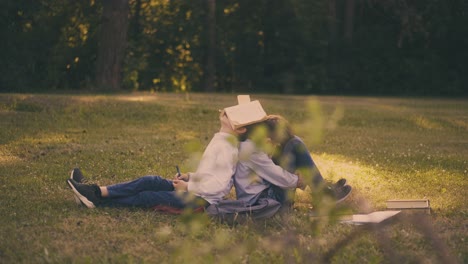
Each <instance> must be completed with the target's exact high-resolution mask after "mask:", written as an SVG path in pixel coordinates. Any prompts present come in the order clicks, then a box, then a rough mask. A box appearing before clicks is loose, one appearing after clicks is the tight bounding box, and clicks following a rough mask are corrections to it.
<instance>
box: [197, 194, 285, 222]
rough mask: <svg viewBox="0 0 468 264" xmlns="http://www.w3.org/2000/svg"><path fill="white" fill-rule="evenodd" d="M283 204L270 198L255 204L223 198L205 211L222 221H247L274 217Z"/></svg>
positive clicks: (261, 199) (259, 200)
mask: <svg viewBox="0 0 468 264" xmlns="http://www.w3.org/2000/svg"><path fill="white" fill-rule="evenodd" d="M280 207H281V204H280V203H279V202H278V201H276V200H274V199H270V198H260V199H258V201H257V203H255V204H254V205H249V204H248V203H246V202H244V201H239V200H222V201H220V202H219V203H218V204H211V205H209V206H208V207H207V208H206V209H205V212H206V213H207V214H208V215H209V216H210V217H212V218H214V219H217V220H218V221H220V222H222V223H227V224H236V223H239V224H241V223H245V222H246V221H248V220H250V219H251V220H259V219H265V218H269V217H272V216H273V215H274V214H275V213H276V212H278V210H279V208H280Z"/></svg>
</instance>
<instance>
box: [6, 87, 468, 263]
mask: <svg viewBox="0 0 468 264" xmlns="http://www.w3.org/2000/svg"><path fill="white" fill-rule="evenodd" d="M252 98H253V99H259V100H260V101H261V102H262V104H263V105H264V108H265V110H266V111H267V112H268V113H278V114H282V115H283V116H285V117H286V118H287V119H288V120H290V122H291V124H292V125H293V127H294V128H295V131H296V133H297V134H298V135H299V136H301V137H302V138H303V139H304V141H305V142H306V144H307V145H308V146H309V149H310V150H311V152H312V156H313V158H314V160H315V161H316V163H317V165H318V168H319V169H320V170H321V172H322V174H323V175H324V176H325V177H326V178H327V179H330V180H337V179H339V178H340V177H346V178H347V179H348V182H349V183H350V184H351V185H352V186H353V193H352V196H351V197H350V198H349V199H348V200H347V201H346V204H345V205H346V206H347V207H348V208H349V209H351V210H352V211H354V212H359V213H365V212H371V211H374V210H382V209H385V201H386V200H389V199H420V198H428V199H429V200H430V203H431V207H432V214H431V215H429V216H428V215H422V216H421V217H419V216H418V217H417V218H411V217H408V218H401V219H398V221H394V222H393V223H392V224H390V225H388V226H386V227H383V228H378V229H370V230H369V231H368V232H361V233H358V234H357V235H355V234H356V232H357V231H358V230H361V229H360V228H362V227H358V226H351V225H346V224H340V223H334V222H333V221H328V220H333V219H332V218H327V217H321V218H311V217H310V214H309V212H308V206H307V205H308V204H309V202H310V197H309V195H308V193H307V192H304V193H298V195H297V208H296V210H295V212H294V213H293V214H292V215H290V217H287V218H284V219H282V218H280V217H274V218H272V219H268V220H266V221H259V222H255V223H248V224H246V225H237V226H234V227H231V226H227V225H224V224H220V223H217V222H214V221H210V220H208V219H207V218H206V217H205V216H204V215H186V216H174V215H167V214H161V213H156V212H153V211H146V210H139V209H110V208H98V209H93V210H91V209H87V208H85V207H82V206H78V205H76V204H75V202H74V200H73V196H72V192H71V190H70V189H69V188H67V186H66V184H65V180H66V179H67V178H68V176H69V172H70V170H71V169H72V168H73V167H80V168H81V169H82V170H83V171H84V173H85V175H86V176H88V178H90V179H91V180H92V181H93V182H96V183H99V184H103V185H105V184H111V183H114V182H117V181H124V180H130V179H134V178H136V177H138V176H143V175H161V176H163V177H168V178H170V177H172V176H173V175H174V174H175V167H174V166H175V165H176V164H179V166H180V167H181V169H182V171H191V170H193V169H194V168H195V167H196V160H197V157H198V154H199V152H200V151H203V149H204V147H205V146H206V145H207V144H208V142H209V140H210V139H211V137H212V135H213V133H214V132H216V131H217V130H218V128H219V124H218V120H217V116H218V111H217V110H218V109H220V108H223V107H226V106H230V105H233V104H235V103H236V96H235V95H233V94H223V95H214V94H159V93H157V94H140V93H138V94H128V95H125V94H123V95H19V94H0V125H1V129H0V223H1V225H0V237H1V239H0V263H45V262H52V263H64V262H77V263H83V262H84V263H96V262H98V263H102V262H103V263H127V262H136V263H284V262H288V263H290V262H292V263H302V262H304V263H305V262H308V263H320V262H321V259H322V257H323V256H324V255H326V254H327V252H330V251H333V250H335V251H336V252H334V254H332V256H331V262H333V263H386V262H388V263H391V262H399V263H400V262H402V263H404V262H407V263H414V262H423V263H440V262H442V261H446V260H451V261H455V262H457V261H458V262H460V263H468V250H467V249H468V237H467V234H468V230H467V228H468V206H467V203H468V199H467V198H466V197H467V196H466V193H465V191H464V190H467V189H468V181H467V177H468V171H467V170H468V164H467V161H468V101H467V100H462V99H458V100H457V99H453V100H448V99H447V100H446V99H416V98H375V97H329V96H323V97H322V96H319V97H311V96H279V95H255V96H252ZM350 237H352V238H353V239H351V240H350V241H349V243H348V244H346V245H345V246H343V247H336V245H337V243H338V242H339V241H342V240H343V239H347V238H350ZM444 259H445V260H444Z"/></svg>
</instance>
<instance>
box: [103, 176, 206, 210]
mask: <svg viewBox="0 0 468 264" xmlns="http://www.w3.org/2000/svg"><path fill="white" fill-rule="evenodd" d="M107 190H108V192H109V196H108V197H106V198H103V199H102V202H101V203H99V204H98V205H99V206H106V207H140V208H152V207H155V206H158V205H162V206H169V207H174V208H180V209H183V208H186V207H191V208H196V207H199V206H200V205H206V204H207V202H206V201H205V200H204V199H202V198H200V197H195V199H190V194H189V193H188V192H182V193H180V192H175V191H174V186H173V185H172V181H171V180H167V179H164V178H162V177H160V176H144V177H141V178H138V179H136V180H133V181H129V182H124V183H118V184H114V185H110V186H108V187H107Z"/></svg>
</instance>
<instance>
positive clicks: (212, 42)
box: [204, 0, 216, 92]
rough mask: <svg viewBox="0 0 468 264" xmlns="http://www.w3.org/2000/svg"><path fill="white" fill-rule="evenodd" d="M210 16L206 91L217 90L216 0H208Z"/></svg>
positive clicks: (205, 74) (205, 78) (208, 22)
mask: <svg viewBox="0 0 468 264" xmlns="http://www.w3.org/2000/svg"><path fill="white" fill-rule="evenodd" d="M207 5H208V16H207V19H206V28H207V42H208V45H207V47H206V61H205V73H204V84H205V92H214V91H215V81H216V68H215V62H216V0H208V1H207Z"/></svg>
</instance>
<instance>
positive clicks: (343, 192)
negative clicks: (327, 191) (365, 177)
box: [334, 185, 353, 203]
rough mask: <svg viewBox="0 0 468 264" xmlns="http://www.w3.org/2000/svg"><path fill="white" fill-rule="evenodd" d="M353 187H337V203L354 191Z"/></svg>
mask: <svg viewBox="0 0 468 264" xmlns="http://www.w3.org/2000/svg"><path fill="white" fill-rule="evenodd" d="M352 189H353V188H352V187H351V186H349V185H345V186H342V187H340V188H336V189H335V190H334V191H335V199H336V203H340V202H342V201H344V199H346V198H347V197H348V196H349V195H350V194H351V191H352Z"/></svg>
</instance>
